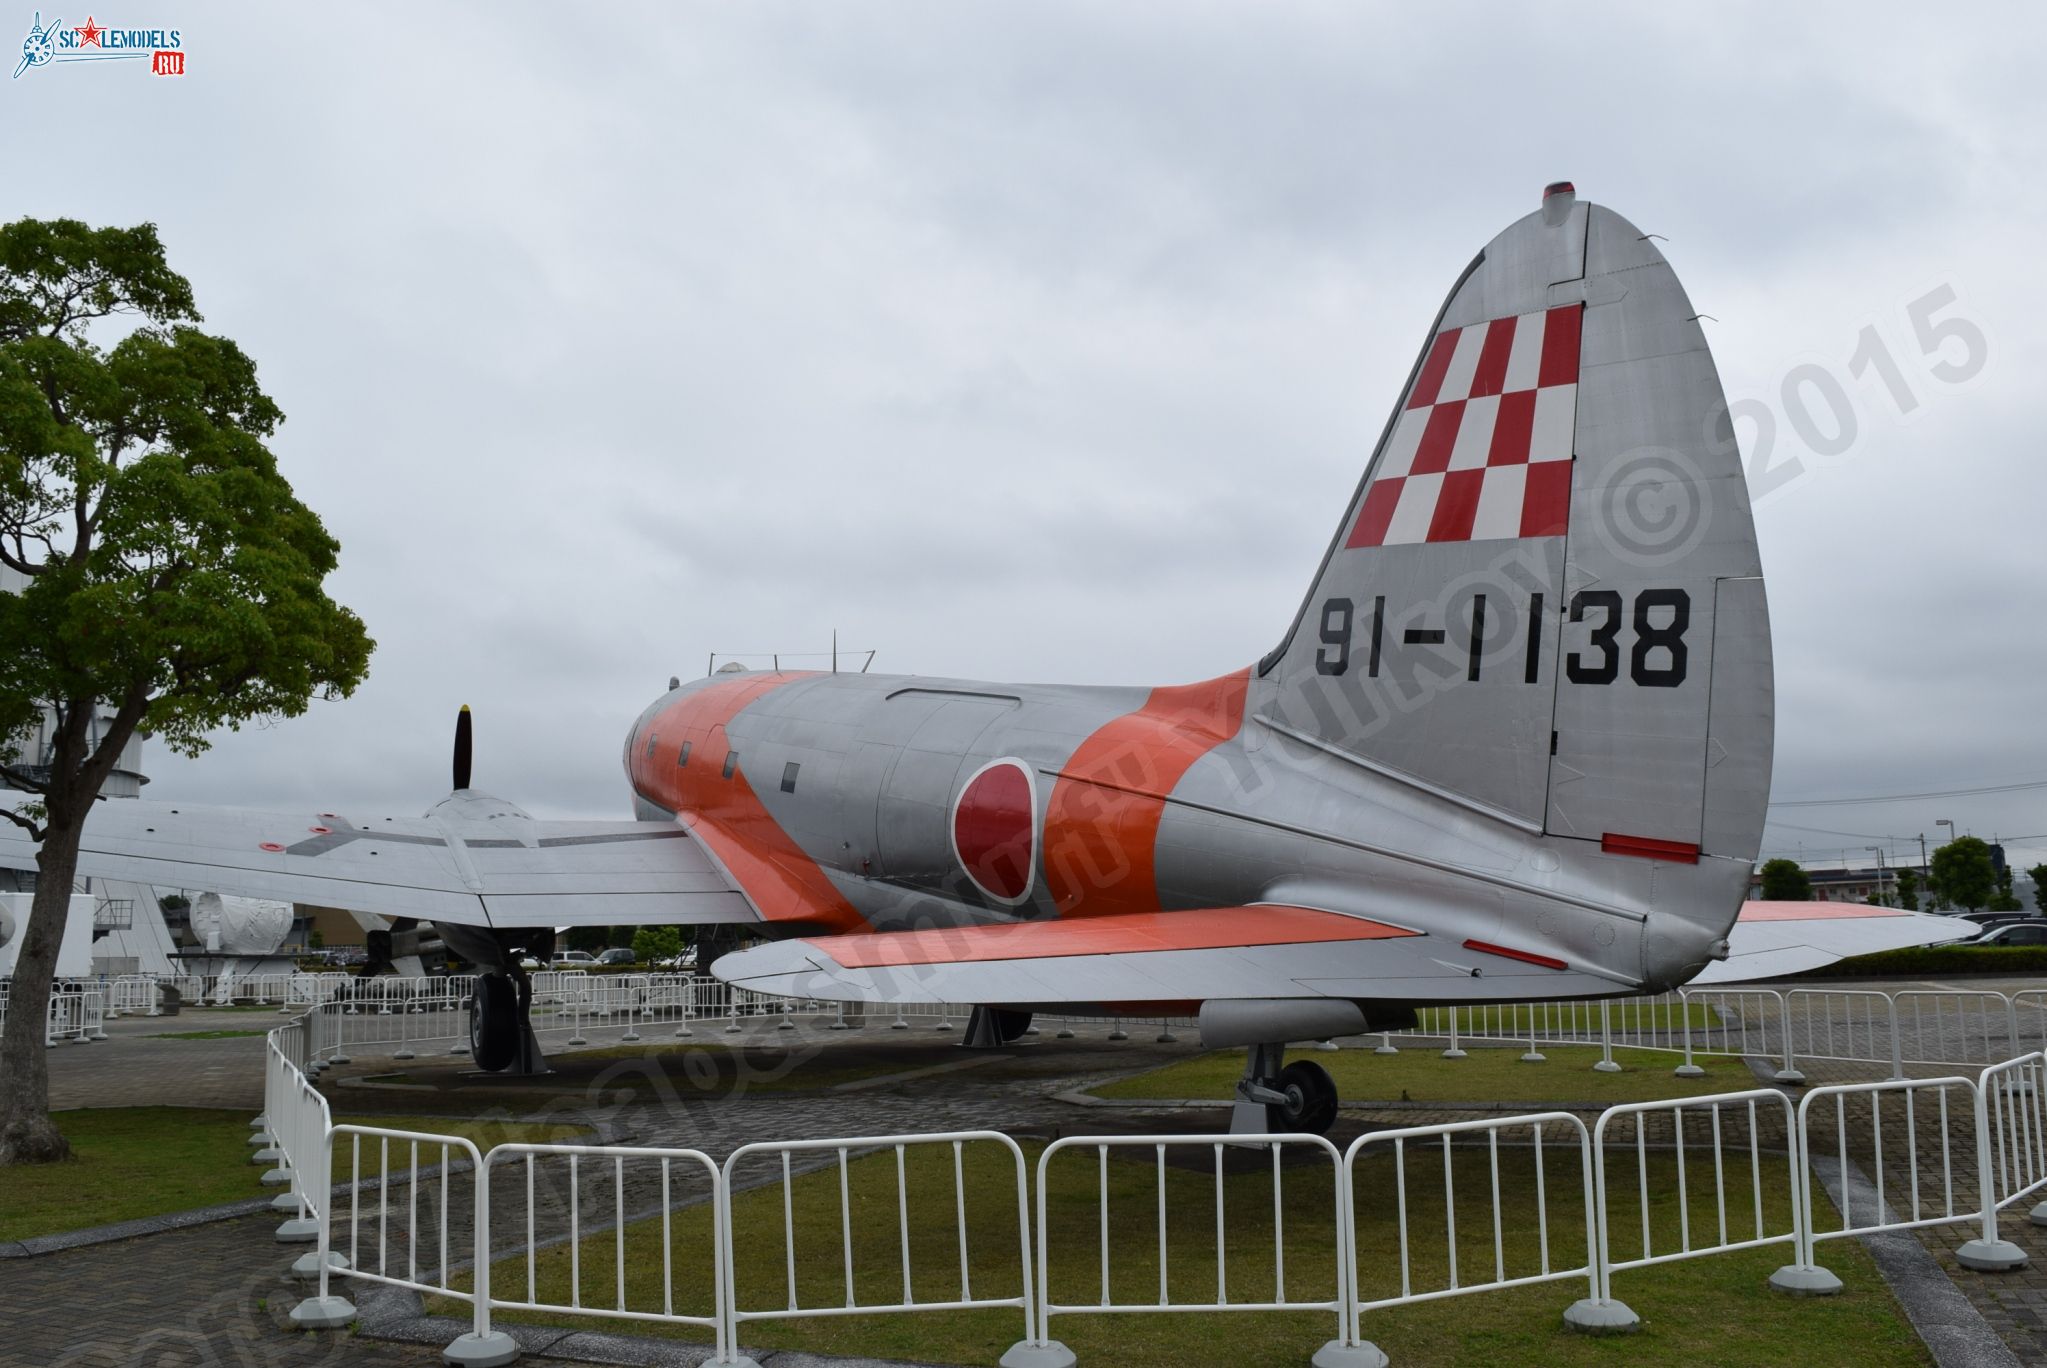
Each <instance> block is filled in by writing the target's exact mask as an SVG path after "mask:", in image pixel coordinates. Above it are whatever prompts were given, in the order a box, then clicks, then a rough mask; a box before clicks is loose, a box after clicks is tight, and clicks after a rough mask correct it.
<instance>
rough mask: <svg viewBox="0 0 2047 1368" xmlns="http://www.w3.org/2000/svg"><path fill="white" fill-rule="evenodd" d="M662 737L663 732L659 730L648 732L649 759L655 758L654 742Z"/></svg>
mask: <svg viewBox="0 0 2047 1368" xmlns="http://www.w3.org/2000/svg"><path fill="white" fill-rule="evenodd" d="M660 739H661V733H659V732H648V733H647V758H648V759H649V760H652V759H653V758H654V743H655V742H656V741H659V740H660Z"/></svg>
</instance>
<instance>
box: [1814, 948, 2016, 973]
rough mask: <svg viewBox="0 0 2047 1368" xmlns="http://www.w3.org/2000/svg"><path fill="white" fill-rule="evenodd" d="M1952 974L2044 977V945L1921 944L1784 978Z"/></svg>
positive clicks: (1840, 962) (1845, 960)
mask: <svg viewBox="0 0 2047 1368" xmlns="http://www.w3.org/2000/svg"><path fill="white" fill-rule="evenodd" d="M1954 974H2007V975H2015V974H2047V945H1920V946H1913V947H1910V948H1908V949H1904V950H1879V951H1878V952H1877V953H1875V954H1873V955H1857V956H1855V957H1854V958H1853V959H1844V960H1841V961H1839V962H1838V963H1835V964H1827V965H1822V966H1821V967H1819V968H1818V969H1807V970H1805V971H1804V972H1803V973H1798V974H1787V975H1785V977H1786V978H1800V979H1810V978H1876V977H1897V978H1945V977H1948V976H1950V975H1954Z"/></svg>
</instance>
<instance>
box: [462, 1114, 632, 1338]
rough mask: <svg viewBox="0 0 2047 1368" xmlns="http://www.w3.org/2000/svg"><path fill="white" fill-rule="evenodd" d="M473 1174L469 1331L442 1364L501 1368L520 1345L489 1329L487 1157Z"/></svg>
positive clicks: (488, 1198)
mask: <svg viewBox="0 0 2047 1368" xmlns="http://www.w3.org/2000/svg"><path fill="white" fill-rule="evenodd" d="M471 1153H474V1151H473V1150H472V1151H471ZM441 1162H442V1163H444V1164H446V1163H453V1162H454V1155H453V1154H452V1153H450V1152H448V1151H446V1150H443V1152H442V1155H441ZM473 1173H474V1176H475V1179H476V1197H475V1200H474V1201H473V1202H471V1203H470V1210H471V1215H470V1225H471V1226H472V1227H474V1230H475V1235H476V1244H475V1274H474V1276H473V1278H472V1279H471V1283H470V1298H469V1310H470V1318H469V1331H468V1333H466V1334H463V1335H459V1336H457V1337H456V1338H455V1341H454V1343H452V1344H450V1345H449V1346H448V1347H447V1348H445V1349H443V1350H442V1351H441V1361H442V1362H443V1363H453V1364H457V1365H461V1368H503V1365H504V1364H507V1363H512V1362H514V1361H516V1360H517V1359H518V1357H519V1342H518V1341H517V1340H515V1339H513V1338H512V1337H511V1336H510V1335H509V1334H506V1333H505V1332H504V1331H503V1330H493V1329H491V1328H490V1156H489V1155H478V1156H477V1159H476V1166H475V1169H474V1170H473ZM621 1295H623V1294H621Z"/></svg>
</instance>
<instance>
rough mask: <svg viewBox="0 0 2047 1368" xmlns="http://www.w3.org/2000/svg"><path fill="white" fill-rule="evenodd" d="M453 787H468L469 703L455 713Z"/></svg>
mask: <svg viewBox="0 0 2047 1368" xmlns="http://www.w3.org/2000/svg"><path fill="white" fill-rule="evenodd" d="M455 787H456V788H457V789H466V788H468V787H469V705H468V704H467V703H464V704H463V705H462V711H461V712H458V713H456V714H455Z"/></svg>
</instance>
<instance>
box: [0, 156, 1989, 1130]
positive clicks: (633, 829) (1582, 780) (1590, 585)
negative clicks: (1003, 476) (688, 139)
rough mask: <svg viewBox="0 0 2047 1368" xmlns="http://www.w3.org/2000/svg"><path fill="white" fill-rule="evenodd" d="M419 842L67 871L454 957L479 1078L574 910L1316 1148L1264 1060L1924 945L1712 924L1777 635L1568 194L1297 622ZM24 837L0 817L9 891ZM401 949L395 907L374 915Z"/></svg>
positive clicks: (1606, 227)
mask: <svg viewBox="0 0 2047 1368" xmlns="http://www.w3.org/2000/svg"><path fill="white" fill-rule="evenodd" d="M468 726H469V724H468V715H467V712H466V710H465V712H464V714H463V715H462V719H461V722H460V724H459V726H458V741H457V748H456V765H455V771H456V773H455V791H454V792H453V793H451V794H450V795H449V796H448V797H446V798H444V799H442V800H441V801H440V802H439V803H438V804H436V805H435V806H434V807H433V809H432V810H431V811H429V812H428V813H427V814H426V816H425V817H424V818H422V819H416V820H403V819H393V818H389V817H381V816H380V817H368V816H365V815H363V814H359V813H355V814H341V813H335V812H322V813H317V814H312V815H305V814H298V815H292V814H278V813H266V812H251V811H238V810H201V809H198V808H193V807H186V806H182V805H172V804H166V803H160V802H141V801H122V802H109V803H106V804H103V805H100V806H99V807H98V808H97V809H96V811H95V815H94V817H93V819H92V820H91V822H90V823H89V824H88V825H87V828H86V831H85V837H84V845H83V848H82V851H81V855H80V864H79V869H80V872H81V873H84V874H96V875H102V876H106V877H111V878H123V879H136V880H142V881H147V882H155V883H161V884H170V885H178V886H184V887H204V888H217V889H220V890H223V891H227V892H233V893H242V894H248V895H253V896H257V897H267V898H288V899H292V900H295V901H300V902H312V903H320V904H326V905H331V906H343V907H352V908H358V909H363V910H367V911H373V912H376V913H380V914H383V915H386V916H391V917H395V918H401V919H413V920H414V921H416V922H418V923H427V922H430V923H432V924H433V926H434V927H435V928H437V929H438V931H439V932H440V933H441V935H442V936H443V937H444V939H445V940H446V942H447V944H448V945H449V946H450V947H451V948H452V949H454V950H455V951H456V953H458V954H460V955H461V956H463V957H464V958H466V959H468V960H471V961H473V962H475V963H476V964H477V965H479V966H480V967H481V968H482V969H483V970H484V973H483V974H482V976H481V978H480V979H479V987H478V989H477V992H476V995H475V999H474V1002H473V1006H472V1009H471V1033H472V1043H473V1045H474V1053H475V1058H476V1061H477V1063H478V1064H479V1065H481V1066H482V1067H484V1068H487V1069H503V1068H507V1067H517V1068H523V1069H533V1068H537V1067H539V1063H540V1061H539V1051H538V1049H537V1047H536V1046H535V1045H534V1043H533V1039H532V1033H531V1030H530V1028H529V1027H527V1025H526V1008H527V1005H528V1002H529V997H530V995H529V991H528V987H527V983H526V980H525V977H524V975H523V974H522V973H521V971H520V969H519V959H520V953H521V951H522V950H523V949H525V948H526V947H527V946H528V945H529V944H536V945H537V944H539V943H540V942H541V941H542V940H543V939H546V938H550V937H551V935H552V932H553V930H554V928H556V927H559V926H563V925H566V924H576V923H585V924H597V925H620V924H640V923H656V924H668V923H696V924H704V923H716V924H725V925H727V926H729V927H731V928H737V929H743V931H744V932H745V933H747V936H748V938H751V939H757V940H758V941H759V943H758V944H756V945H753V946H752V947H751V948H748V949H744V950H739V951H737V952H735V953H731V954H727V955H725V956H724V957H722V958H720V959H718V960H717V961H716V962H715V963H714V964H713V965H712V966H711V969H712V972H713V973H715V974H716V975H717V976H718V977H719V978H721V979H724V980H727V981H729V982H732V983H735V984H740V985H744V986H746V987H748V988H754V989H760V990H764V991H767V992H772V993H782V994H790V995H795V996H801V997H814V998H825V999H838V1000H843V1001H863V1002H869V1003H905V1002H922V1001H940V1002H952V1003H963V1004H974V1005H976V1007H977V1010H976V1012H975V1019H974V1021H973V1022H972V1024H971V1027H970V1036H971V1038H972V1040H973V1041H974V1042H976V1043H983V1044H986V1043H992V1042H999V1041H1002V1040H1006V1039H1012V1038H1014V1037H1015V1036H1016V1034H1017V1033H1019V1032H1020V1031H1022V1030H1023V1029H1024V1027H1025V1025H1026V1024H1027V1023H1028V1021H1029V1020H1030V1015H1029V1014H1030V1013H1031V1012H1033V1011H1039V1010H1045V1009H1051V1008H1057V1009H1061V1010H1066V1011H1074V1010H1093V1011H1100V1012H1106V1013H1125V1014H1133V1015H1134V1014H1152V1015H1158V1014H1168V1013H1188V1014H1194V1015H1198V1017H1199V1019H1200V1023H1201V1035H1202V1039H1203V1041H1204V1043H1206V1044H1208V1045H1211V1046H1243V1047H1246V1048H1247V1052H1248V1062H1247V1065H1246V1068H1245V1074H1244V1078H1243V1081H1242V1082H1241V1083H1240V1084H1239V1087H1238V1100H1239V1105H1238V1114H1237V1116H1236V1117H1235V1119H1234V1122H1233V1124H1234V1125H1235V1126H1237V1127H1239V1128H1246V1129H1263V1128H1264V1127H1265V1126H1267V1125H1270V1126H1273V1127H1277V1128H1283V1129H1287V1130H1301V1129H1308V1130H1321V1129H1323V1128H1326V1127H1327V1126H1328V1125H1329V1123H1330V1121H1331V1119H1332V1118H1333V1116H1334V1114H1335V1110H1336V1105H1337V1098H1336V1093H1335V1088H1334V1086H1333V1084H1332V1082H1331V1080H1330V1079H1329V1076H1328V1074H1327V1073H1326V1072H1324V1071H1323V1070H1322V1069H1321V1068H1319V1067H1317V1066H1316V1065H1314V1064H1312V1063H1306V1062H1297V1063H1294V1064H1291V1065H1285V1066H1284V1067H1282V1063H1283V1050H1284V1046H1285V1045H1286V1043H1287V1042H1290V1041H1298V1040H1305V1039H1319V1038H1326V1037H1329V1036H1333V1035H1338V1034H1347V1033H1352V1032H1358V1031H1365V1030H1370V1029H1377V1028H1388V1027H1397V1026H1400V1025H1403V1024H1406V1023H1408V1022H1411V1021H1412V1020H1413V1011H1414V1008H1415V1007H1416V1006H1417V1005H1421V1004H1437V1003H1482V1002H1502V1001H1524V1000H1528V999H1536V998H1595V997H1609V996H1615V995H1619V994H1627V993H1639V992H1645V991H1654V990H1660V989H1667V988H1671V987H1674V986H1676V985H1679V984H1682V983H1685V982H1687V981H1690V980H1693V979H1695V978H1698V977H1700V976H1701V975H1702V974H1715V975H1719V976H1723V977H1734V976H1744V977H1746V976H1754V975H1759V974H1761V975H1767V974H1770V973H1777V972H1785V971H1788V970H1790V969H1795V968H1804V967H1807V966H1810V965H1813V964H1818V963H1824V962H1827V961H1828V960H1831V959H1833V958H1835V957H1838V956H1839V955H1840V954H1843V953H1853V952H1860V951H1863V950H1869V949H1876V948H1882V947H1885V946H1891V945H1903V944H1918V943H1923V942H1926V941H1931V940H1936V939H1943V938H1950V937H1951V934H1952V933H1951V930H1950V929H1949V927H1950V926H1951V924H1950V923H1948V922H1947V921H1946V920H1945V919H1940V918H1921V917H1917V916H1914V915H1912V914H1906V913H1886V912H1885V910H1884V909H1877V908H1856V909H1853V912H1854V914H1855V915H1844V914H1846V913H1847V911H1848V909H1844V908H1839V907H1830V906H1828V905H1825V904H1818V905H1814V904H1793V905H1763V904H1755V903H1749V904H1747V909H1748V915H1746V916H1744V917H1742V918H1741V919H1740V920H1737V914H1738V913H1742V912H1743V911H1744V902H1743V899H1744V897H1745V895H1746V891H1747V888H1748V884H1749V875H1750V870H1751V868H1752V866H1753V863H1754V860H1755V858H1756V854H1757V849H1758V844H1759V842H1760V839H1761V834H1762V829H1763V818H1764V809H1765V805H1766V802H1767V799H1768V795H1769V787H1770V760H1771V737H1772V726H1773V718H1772V683H1771V656H1770V632H1769V618H1768V613H1767V609H1766V605H1765V600H1764V593H1763V574H1762V563H1761V561H1760V560H1759V559H1758V557H1757V552H1756V544H1755V533H1754V527H1753V524H1752V522H1751V519H1750V514H1749V503H1748V494H1747V490H1746V487H1745V486H1744V484H1743V479H1742V465H1741V461H1740V456H1739V451H1738V448H1737V444H1736V442H1735V440H1734V436H1733V433H1732V431H1731V429H1730V426H1729V422H1728V417H1727V404H1726V401H1725V399H1724V397H1723V396H1722V394H1721V389H1720V381H1719V377H1718V375H1717V374H1716V372H1715V370H1714V366H1713V359H1712V356H1711V354H1710V353H1709V351H1708V349H1707V346H1706V339H1705V335H1704V333H1703V332H1702V331H1701V329H1700V325H1699V313H1698V310H1696V309H1694V308H1693V307H1692V304H1691V302H1690V301H1689V300H1688V299H1687V298H1686V297H1685V292H1684V290H1683V289H1682V288H1681V287H1680V286H1679V284H1678V281H1677V277H1676V275H1675V274H1674V273H1673V272H1672V271H1671V268H1670V266H1669V265H1668V264H1667V263H1666V262H1665V260H1664V258H1663V255H1662V253H1661V252H1659V251H1658V249H1657V247H1656V245H1655V243H1654V242H1653V241H1652V240H1651V239H1650V238H1649V237H1648V236H1646V235H1645V234H1643V233H1642V232H1641V231H1639V230H1638V229H1637V228H1636V227H1635V226H1634V225H1632V224H1630V223H1629V222H1627V221H1626V220H1625V219H1623V218H1621V217H1620V216H1619V215H1618V214H1615V213H1613V212H1612V211H1611V210H1608V209H1606V208H1603V207H1601V206H1598V205H1594V204H1590V203H1586V202H1583V201H1580V200H1579V199H1578V198H1577V196H1576V194H1575V193H1574V191H1573V189H1572V187H1571V186H1570V185H1569V184H1568V183H1559V184H1555V185H1552V186H1550V187H1549V188H1548V189H1547V190H1546V191H1544V194H1543V198H1542V201H1541V204H1540V207H1539V208H1538V209H1537V210H1536V211H1535V212H1533V213H1531V214H1529V215H1528V216H1527V217H1525V218H1522V219H1520V220H1519V221H1517V222H1515V223H1514V224H1512V225H1511V226H1509V227H1508V228H1507V229H1506V230H1505V231H1504V232H1502V233H1501V234H1500V235H1499V236H1497V237H1495V238H1494V239H1493V240H1492V241H1491V242H1490V243H1488V244H1487V245H1486V247H1485V249H1484V250H1483V251H1481V252H1480V253H1479V254H1478V256H1477V257H1476V258H1474V259H1473V260H1472V262H1471V264H1470V265H1469V266H1467V267H1465V268H1464V270H1463V272H1462V273H1461V274H1460V275H1459V276H1458V277H1457V279H1456V282H1455V283H1454V284H1453V285H1452V286H1451V289H1450V293H1449V297H1448V298H1447V299H1445V300H1444V302H1443V306H1442V308H1441V310H1440V311H1439V312H1438V314H1437V316H1436V318H1435V321H1434V322H1433V323H1432V324H1430V326H1429V328H1428V331H1427V333H1426V334H1425V335H1424V336H1423V339H1422V344H1421V349H1420V353H1419V355H1418V356H1417V357H1416V358H1415V361H1414V364H1413V367H1412V368H1411V370H1410V372H1409V374H1408V377H1407V381H1406V383H1405V385H1404V386H1403V387H1402V389H1401V392H1400V398H1399V402H1398V404H1397V406H1396V407H1395V409H1394V411H1393V414H1392V416H1391V417H1390V418H1389V419H1388V420H1387V422H1386V425H1385V428H1384V430H1383V432H1382V433H1381V434H1380V437H1379V441H1378V445H1377V447H1376V449H1375V450H1374V451H1373V452H1372V453H1371V459H1370V461H1369V462H1368V463H1367V464H1366V466H1365V471H1364V476H1363V479H1362V481H1361V482H1360V484H1359V485H1358V488H1357V491H1356V493H1355V494H1354V495H1353V496H1352V498H1351V500H1350V502H1349V503H1348V505H1346V506H1345V507H1344V508H1343V509H1342V510H1341V517H1340V518H1339V519H1338V521H1337V526H1336V531H1335V535H1334V537H1333V538H1332V540H1331V541H1330V544H1329V548H1328V551H1327V552H1326V553H1325V555H1324V556H1323V559H1322V563H1321V567H1320V568H1319V569H1318V570H1317V572H1316V574H1315V578H1314V581H1313V583H1312V585H1311V587H1310V588H1309V590H1308V594H1307V597H1306V599H1305V600H1304V601H1303V602H1302V604H1301V605H1300V607H1299V608H1298V609H1297V610H1296V611H1295V612H1294V613H1293V615H1292V617H1291V618H1290V619H1288V620H1287V621H1286V622H1285V624H1284V630H1283V632H1282V634H1281V636H1280V640H1279V643H1278V645H1277V646H1275V647H1274V648H1273V649H1272V650H1271V651H1270V652H1269V653H1268V654H1266V655H1265V656H1264V657H1263V658H1262V659H1260V660H1258V661H1257V662H1255V663H1253V664H1251V665H1249V666H1246V667H1244V668H1239V669H1235V670H1232V671H1230V672H1229V673H1226V674H1223V675H1220V676H1218V677H1217V678H1214V679H1210V680H1206V681H1203V682H1201V683H1196V684H1185V685H1178V686H1173V687H1164V688H1149V689H1148V688H1116V687H1071V686H1056V685H1043V684H993V683H982V682H978V681H968V680H955V679H943V678H925V677H920V676H910V677H901V676H896V677H890V676H882V675H875V674H866V673H859V674H854V673H837V672H828V673H827V672H818V673H799V672H793V671H783V670H775V671H758V672H744V671H741V672H729V673H718V674H714V675H712V676H711V677H709V678H706V679H702V680H697V681H693V682H691V683H689V684H677V683H676V682H674V681H671V687H670V688H669V689H668V691H667V692H666V693H664V694H663V695H662V696H661V697H660V698H658V699H656V700H655V701H654V702H653V703H652V704H650V705H649V706H648V707H647V709H646V711H645V712H643V713H642V714H641V715H640V717H639V718H638V720H637V721H635V722H634V723H633V726H632V729H631V730H630V731H629V732H628V733H627V735H626V738H625V751H624V762H625V769H626V773H627V776H628V777H629V780H630V783H631V787H632V794H633V802H634V806H635V813H636V818H637V820H635V821H630V822H569V821H545V820H539V819H536V818H532V817H529V816H528V815H527V814H526V813H524V812H523V811H521V810H520V809H519V808H518V807H516V806H514V805H513V804H511V803H508V802H506V801H504V800H502V799H499V798H494V797H491V796H489V795H487V794H484V793H481V792H479V791H477V790H475V789H473V788H471V787H470V782H469V747H470V742H469V730H468ZM33 853H34V852H33V850H32V848H31V847H30V846H29V845H28V843H27V842H26V841H25V840H24V839H23V838H22V836H21V835H20V833H19V832H18V831H16V830H15V829H14V828H12V827H11V826H10V827H7V828H5V829H4V830H0V863H8V864H18V865H28V864H31V863H32V859H33ZM405 924H407V923H403V922H401V925H405Z"/></svg>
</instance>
